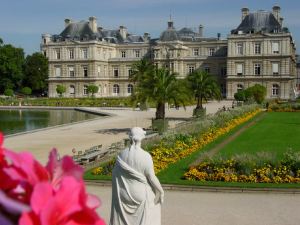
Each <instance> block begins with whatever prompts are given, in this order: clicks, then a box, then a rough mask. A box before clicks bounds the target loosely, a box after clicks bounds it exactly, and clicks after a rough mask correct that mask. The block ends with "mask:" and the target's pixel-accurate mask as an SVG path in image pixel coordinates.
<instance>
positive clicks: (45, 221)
mask: <svg viewBox="0 0 300 225" xmlns="http://www.w3.org/2000/svg"><path fill="white" fill-rule="evenodd" d="M2 145H3V135H2V134H1V133H0V224H1V225H13V224H16V223H17V221H18V218H19V217H20V215H21V214H22V215H21V219H20V221H19V224H23V225H52V224H53V225H54V224H55V225H60V224H61V225H65V224H66V225H83V224H84V225H105V223H104V221H103V220H102V219H101V218H100V217H99V216H98V215H97V213H96V210H95V209H96V208H97V207H99V205H100V201H99V200H98V198H97V197H95V196H92V195H89V194H87V193H86V191H85V186H84V182H83V169H82V168H81V167H80V166H79V165H77V164H75V163H74V161H73V159H72V158H71V157H69V156H64V157H63V158H62V159H61V160H60V159H58V153H57V151H56V149H53V150H52V151H51V152H50V155H49V162H48V164H47V166H46V167H44V166H42V165H41V164H40V163H39V162H38V161H37V160H35V159H34V157H33V156H32V154H31V153H29V152H23V153H15V152H13V151H11V150H7V149H5V148H4V147H2Z"/></svg>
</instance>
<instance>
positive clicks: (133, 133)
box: [129, 127, 146, 142]
mask: <svg viewBox="0 0 300 225" xmlns="http://www.w3.org/2000/svg"><path fill="white" fill-rule="evenodd" d="M145 135H146V131H144V130H143V129H142V128H140V127H133V128H131V130H130V134H129V137H130V138H131V140H132V141H134V142H137V141H142V140H143V139H144V138H145Z"/></svg>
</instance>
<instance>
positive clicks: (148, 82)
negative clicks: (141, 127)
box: [132, 59, 188, 119]
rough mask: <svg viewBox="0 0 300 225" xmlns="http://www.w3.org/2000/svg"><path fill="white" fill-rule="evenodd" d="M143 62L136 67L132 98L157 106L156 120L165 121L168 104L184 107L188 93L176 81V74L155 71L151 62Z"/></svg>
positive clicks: (162, 69)
mask: <svg viewBox="0 0 300 225" xmlns="http://www.w3.org/2000/svg"><path fill="white" fill-rule="evenodd" d="M144 60H146V59H143V60H141V61H140V62H139V63H138V64H135V65H134V68H135V69H136V70H135V72H133V73H134V76H133V79H132V80H133V81H136V86H135V88H134V93H133V95H132V98H133V99H134V100H135V101H142V102H148V101H151V102H154V103H155V104H156V114H155V115H156V116H155V117H156V119H165V105H166V103H174V104H175V105H179V103H181V104H183V105H184V102H185V100H186V98H187V96H188V95H187V92H186V89H185V88H184V85H182V82H180V81H178V80H177V79H176V74H175V73H171V72H170V71H169V70H167V69H164V68H160V69H155V68H154V66H153V65H152V63H151V62H150V61H147V60H146V62H145V61H144Z"/></svg>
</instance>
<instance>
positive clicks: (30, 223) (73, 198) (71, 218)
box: [19, 176, 105, 225]
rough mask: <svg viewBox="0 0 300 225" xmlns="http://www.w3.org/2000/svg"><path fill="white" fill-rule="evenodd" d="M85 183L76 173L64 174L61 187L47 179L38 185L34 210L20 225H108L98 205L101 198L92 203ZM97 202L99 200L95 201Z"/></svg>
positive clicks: (34, 197) (32, 201)
mask: <svg viewBox="0 0 300 225" xmlns="http://www.w3.org/2000/svg"><path fill="white" fill-rule="evenodd" d="M88 201H89V197H88V195H87V194H86V192H85V188H84V183H83V182H82V181H78V180H76V179H75V178H73V177H68V176H66V177H64V178H63V179H62V181H61V184H60V186H59V188H58V189H55V188H53V186H52V185H51V184H49V183H47V182H43V183H39V184H37V185H36V186H35V188H34V191H33V194H32V198H31V206H32V212H29V213H28V212H27V213H24V214H23V215H22V217H21V219H20V221H19V224H20V225H54V224H55V225H83V224H84V225H89V224H91V225H105V223H104V221H103V220H102V219H101V218H100V217H99V216H98V215H97V213H96V212H95V208H96V207H98V206H99V204H100V202H99V201H98V202H97V203H96V202H93V204H92V207H91V205H90V203H89V202H88ZM95 203H96V204H95Z"/></svg>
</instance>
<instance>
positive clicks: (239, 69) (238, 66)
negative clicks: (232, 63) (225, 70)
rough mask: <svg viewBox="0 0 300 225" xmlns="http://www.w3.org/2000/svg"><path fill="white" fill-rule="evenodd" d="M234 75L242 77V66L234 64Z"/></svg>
mask: <svg viewBox="0 0 300 225" xmlns="http://www.w3.org/2000/svg"><path fill="white" fill-rule="evenodd" d="M236 75H239V76H241V75H243V64H241V63H239V64H236Z"/></svg>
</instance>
